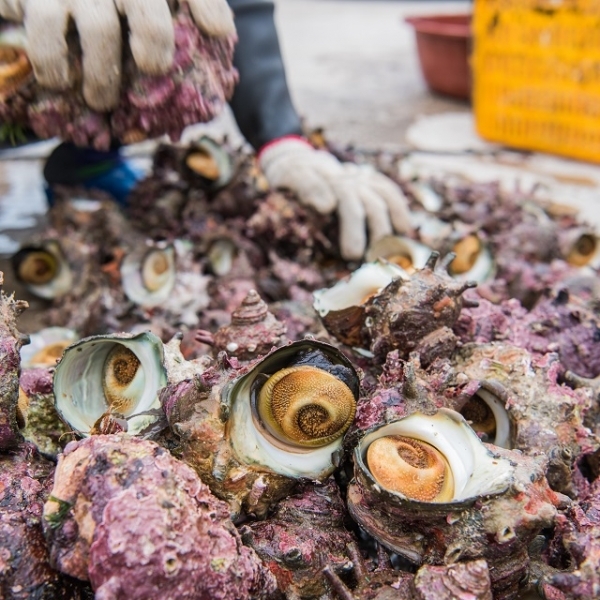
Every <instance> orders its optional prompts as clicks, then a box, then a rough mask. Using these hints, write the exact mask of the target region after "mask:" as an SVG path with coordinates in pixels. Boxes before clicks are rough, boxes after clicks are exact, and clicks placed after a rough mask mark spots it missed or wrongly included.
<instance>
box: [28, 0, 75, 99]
mask: <svg viewBox="0 0 600 600" xmlns="http://www.w3.org/2000/svg"><path fill="white" fill-rule="evenodd" d="M68 20H69V12H68V5H67V3H66V2H63V0H40V1H39V2H35V1H34V2H30V3H29V4H28V6H27V12H26V15H25V32H26V34H27V47H26V50H27V56H28V57H29V60H30V61H31V65H32V66H33V72H34V74H35V78H36V79H37V81H38V82H39V84H40V85H42V86H45V87H49V88H52V89H59V90H60V89H65V88H66V87H68V85H69V62H68V57H67V54H68V47H67V41H66V39H65V35H66V31H67V24H68Z"/></svg>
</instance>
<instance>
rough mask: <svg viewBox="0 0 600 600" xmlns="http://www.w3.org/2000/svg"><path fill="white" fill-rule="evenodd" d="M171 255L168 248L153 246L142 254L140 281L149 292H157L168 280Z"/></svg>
mask: <svg viewBox="0 0 600 600" xmlns="http://www.w3.org/2000/svg"><path fill="white" fill-rule="evenodd" d="M172 262H173V261H172V257H170V256H169V254H168V249H158V248H153V249H152V250H150V251H149V252H148V253H147V254H146V256H144V258H143V260H142V265H141V275H142V283H143V284H144V286H145V287H146V289H147V290H148V291H150V292H157V291H158V290H160V289H161V288H162V287H163V286H164V285H166V284H168V281H169V276H170V273H169V269H171V268H172Z"/></svg>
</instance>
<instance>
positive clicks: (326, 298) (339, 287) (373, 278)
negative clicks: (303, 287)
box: [313, 260, 409, 317]
mask: <svg viewBox="0 0 600 600" xmlns="http://www.w3.org/2000/svg"><path fill="white" fill-rule="evenodd" d="M399 277H400V278H402V279H408V278H409V275H408V273H407V272H406V271H405V270H404V269H402V268H400V267H399V266H398V265H395V264H392V263H389V262H386V261H384V260H376V261H374V262H372V263H365V264H364V265H362V266H361V267H359V268H358V269H357V270H356V271H354V272H353V273H352V275H351V276H350V278H349V279H348V280H345V281H344V280H342V281H339V282H338V283H336V284H335V285H334V286H333V287H330V288H325V289H322V290H317V291H316V292H314V294H313V297H314V308H315V310H316V311H317V312H318V313H319V315H320V316H321V317H324V316H325V315H327V314H328V313H329V312H332V311H337V310H343V309H345V308H349V307H352V306H360V305H362V304H364V302H365V301H366V300H368V299H369V298H370V297H372V296H374V295H377V294H378V293H379V292H381V290H383V289H384V288H385V287H387V286H388V285H389V284H390V283H391V282H392V281H393V280H394V279H397V278H399Z"/></svg>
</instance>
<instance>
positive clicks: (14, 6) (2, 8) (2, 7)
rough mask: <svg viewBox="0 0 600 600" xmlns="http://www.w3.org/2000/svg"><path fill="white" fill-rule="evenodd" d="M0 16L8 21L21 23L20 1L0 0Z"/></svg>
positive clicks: (21, 9) (21, 4)
mask: <svg viewBox="0 0 600 600" xmlns="http://www.w3.org/2000/svg"><path fill="white" fill-rule="evenodd" d="M0 15H1V16H2V18H3V19H7V20H8V21H18V22H22V21H23V16H24V13H23V2H22V1H21V0H0Z"/></svg>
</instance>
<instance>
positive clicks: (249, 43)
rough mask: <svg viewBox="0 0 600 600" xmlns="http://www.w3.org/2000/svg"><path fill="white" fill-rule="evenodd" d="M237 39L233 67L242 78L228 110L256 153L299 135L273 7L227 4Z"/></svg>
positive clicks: (256, 1) (256, 2)
mask: <svg viewBox="0 0 600 600" xmlns="http://www.w3.org/2000/svg"><path fill="white" fill-rule="evenodd" d="M228 2H229V6H230V7H231V9H232V10H233V13H234V17H235V26H236V29H237V33H238V39H239V41H238V44H237V46H236V50H235V54H234V58H233V62H234V65H235V67H236V68H237V69H238V71H239V74H240V80H239V83H238V85H237V87H236V90H235V93H234V95H233V98H232V99H231V102H230V106H231V108H232V110H233V114H234V116H235V119H236V122H237V124H238V127H239V128H240V131H241V132H242V134H243V135H244V137H245V138H246V140H247V141H248V142H249V143H250V144H251V145H252V147H253V148H254V149H255V150H257V151H258V150H260V149H261V148H262V147H263V146H264V145H265V144H268V143H269V142H272V141H273V140H276V139H279V138H282V137H284V136H289V135H301V134H302V125H301V123H300V117H299V116H298V113H297V112H296V109H295V108H294V105H293V103H292V99H291V97H290V92H289V90H288V86H287V81H286V77H285V68H284V65H283V60H282V58H281V50H280V48H279V40H278V38H277V30H276V29H275V22H274V19H273V12H274V5H273V2H269V1H268V0H228Z"/></svg>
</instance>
